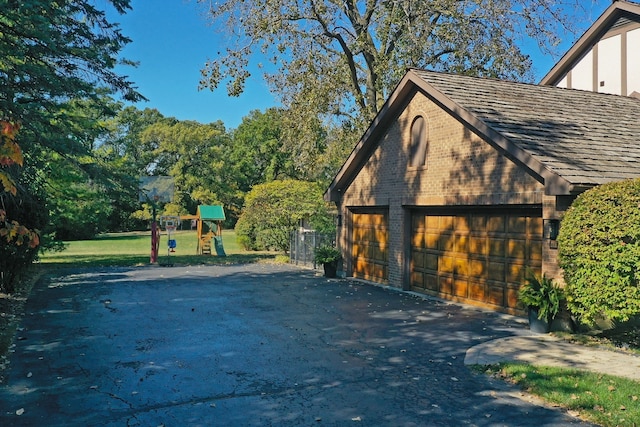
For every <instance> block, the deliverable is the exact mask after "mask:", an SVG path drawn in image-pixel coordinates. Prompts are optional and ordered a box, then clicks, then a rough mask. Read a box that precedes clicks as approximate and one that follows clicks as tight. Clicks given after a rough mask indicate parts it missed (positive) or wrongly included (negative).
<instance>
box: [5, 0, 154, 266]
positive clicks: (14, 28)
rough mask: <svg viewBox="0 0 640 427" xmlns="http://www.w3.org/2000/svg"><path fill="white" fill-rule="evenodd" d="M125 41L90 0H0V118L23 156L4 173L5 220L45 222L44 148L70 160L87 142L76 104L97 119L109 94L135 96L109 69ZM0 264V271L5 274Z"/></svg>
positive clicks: (119, 1)
mask: <svg viewBox="0 0 640 427" xmlns="http://www.w3.org/2000/svg"><path fill="white" fill-rule="evenodd" d="M102 4H103V5H105V6H107V5H110V6H112V7H113V8H114V9H115V10H116V11H118V12H120V13H124V12H125V11H126V10H127V9H129V7H130V1H129V0H105V1H104V2H102ZM128 42H129V39H128V38H127V37H125V36H124V35H122V34H121V32H120V30H119V28H118V26H117V25H114V24H112V23H110V22H108V20H107V19H106V15H105V12H104V11H102V10H100V9H98V8H96V6H95V5H94V2H93V1H90V0H56V1H49V0H47V1H45V0H0V120H3V121H6V122H10V123H17V124H19V125H20V132H19V133H18V134H17V135H16V138H15V142H16V143H17V144H18V145H19V146H20V147H21V148H22V151H23V153H24V159H25V167H24V168H13V169H12V170H10V171H9V172H10V174H11V178H12V179H13V181H14V182H16V183H18V184H20V185H19V189H18V190H19V191H17V192H16V193H15V194H14V193H11V192H8V191H7V188H6V187H5V186H4V185H3V188H2V189H0V191H1V192H0V203H1V204H2V206H4V207H5V208H6V215H7V218H9V219H11V218H18V217H21V216H23V215H24V217H25V218H26V219H27V220H29V221H30V222H31V224H30V225H29V226H30V227H33V228H35V229H40V230H42V229H44V228H46V227H47V217H46V215H42V213H46V211H47V206H46V200H47V198H48V197H49V196H48V194H47V190H48V188H47V179H45V177H44V176H43V175H44V174H45V173H46V171H47V167H48V163H47V162H48V161H49V160H50V159H51V153H52V152H55V153H57V154H58V155H60V156H62V157H64V158H66V159H68V160H69V161H72V162H73V161H74V159H77V158H79V157H82V156H84V155H87V154H89V153H90V152H91V150H92V148H93V141H92V140H91V138H87V137H89V136H95V134H93V133H92V132H93V129H95V128H94V127H93V125H92V124H91V123H92V116H91V114H87V111H88V110H87V109H84V108H78V104H79V103H85V104H86V105H85V106H86V107H90V108H89V109H90V110H92V111H93V112H98V115H99V116H101V117H102V116H104V115H112V114H114V113H115V110H114V109H113V108H114V106H115V104H113V103H112V102H111V99H110V97H111V96H113V95H116V94H119V95H120V96H122V97H123V98H125V99H128V100H134V101H135V100H139V99H141V98H142V97H141V95H140V94H138V93H137V92H136V90H135V88H134V86H133V84H132V83H131V82H130V81H129V80H128V79H127V78H126V77H123V76H120V75H118V74H116V73H115V71H114V67H115V65H116V62H117V61H118V54H119V52H120V50H121V49H122V48H123V47H124V45H125V44H126V43H128ZM94 117H95V116H94ZM87 126H89V128H90V129H91V131H89V132H87ZM90 163H91V162H88V163H87V166H88V165H89V164H90ZM94 171H95V169H94ZM86 173H88V174H89V173H90V171H86ZM88 176H89V175H88ZM26 206H28V209H27V211H26V214H25V212H24V209H25V207H26ZM29 213H30V214H29ZM36 213H37V214H36ZM0 244H4V243H0ZM0 249H3V248H0ZM32 255H33V256H35V254H32ZM23 267H24V264H23V265H21V266H19V267H17V268H23ZM4 268H5V266H3V271H2V272H1V273H2V275H5V276H6V275H7V274H11V272H8V271H5V270H4ZM6 268H7V269H11V268H13V267H12V266H7V267H6Z"/></svg>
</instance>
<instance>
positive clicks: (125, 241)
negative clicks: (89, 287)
mask: <svg viewBox="0 0 640 427" xmlns="http://www.w3.org/2000/svg"><path fill="white" fill-rule="evenodd" d="M167 237H168V236H167V234H166V233H165V232H163V233H162V234H161V236H160V249H159V251H158V263H159V264H161V265H162V264H183V265H193V264H230V263H240V262H257V261H261V260H275V259H276V257H277V254H276V253H275V252H247V251H245V250H244V249H243V248H241V247H240V246H239V245H238V243H237V242H236V234H235V232H234V231H233V230H225V231H223V232H222V242H223V246H224V250H225V253H226V254H227V256H226V257H219V256H216V255H215V254H214V255H197V254H196V251H197V242H198V239H197V234H196V232H195V231H191V230H187V231H176V232H174V233H172V234H171V238H172V239H175V240H176V249H175V252H171V253H170V252H169V251H168V247H167V242H168V238H167ZM65 246H66V249H65V250H64V251H62V252H56V253H47V254H45V255H42V256H41V257H40V263H41V264H42V265H43V266H51V267H54V266H87V267H88V266H114V265H121V266H132V265H144V264H149V262H150V258H151V233H150V232H130V233H107V234H103V235H100V236H98V237H97V238H95V239H93V240H79V241H71V242H65Z"/></svg>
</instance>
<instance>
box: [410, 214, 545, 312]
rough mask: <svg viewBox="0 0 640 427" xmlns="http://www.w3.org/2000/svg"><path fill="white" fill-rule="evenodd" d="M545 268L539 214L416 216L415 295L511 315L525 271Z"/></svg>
mask: <svg viewBox="0 0 640 427" xmlns="http://www.w3.org/2000/svg"><path fill="white" fill-rule="evenodd" d="M541 266H542V218H541V209H531V210H526V211H524V210H522V211H518V212H510V213H495V212H491V213H487V214H478V213H456V214H452V215H429V214H424V213H415V214H414V215H413V220H412V244H411V260H410V269H411V287H412V289H414V290H417V291H422V292H426V293H429V294H433V295H437V296H439V297H443V298H447V299H452V300H456V301H462V302H469V303H473V304H478V305H486V306H490V307H492V308H499V309H504V310H505V311H508V312H513V311H515V309H516V305H517V292H518V289H519V287H520V285H521V284H522V282H523V278H524V276H525V273H526V271H527V269H531V270H532V271H533V272H535V273H537V274H539V272H540V270H541Z"/></svg>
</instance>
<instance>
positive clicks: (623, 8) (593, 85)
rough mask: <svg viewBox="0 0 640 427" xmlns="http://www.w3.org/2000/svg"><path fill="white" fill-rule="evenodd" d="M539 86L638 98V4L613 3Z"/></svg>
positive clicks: (639, 86) (639, 83) (639, 28)
mask: <svg viewBox="0 0 640 427" xmlns="http://www.w3.org/2000/svg"><path fill="white" fill-rule="evenodd" d="M540 83H541V84H543V85H551V86H558V87H565V88H571V89H582V90H590V91H593V92H602V93H612V94H616V95H624V96H637V97H640V4H637V3H631V2H627V1H614V2H613V3H612V4H611V5H610V6H609V7H608V8H607V10H605V11H604V13H603V14H602V15H601V16H600V18H598V19H597V20H596V22H595V23H594V24H593V25H592V26H591V27H590V28H589V30H587V31H586V32H585V33H584V35H583V36H582V37H580V38H579V39H578V41H577V42H576V43H575V44H574V45H573V47H572V48H571V49H569V51H568V52H567V53H566V54H565V55H564V56H563V57H562V59H561V60H560V61H559V62H558V63H557V64H556V65H555V66H554V67H553V68H552V69H551V71H549V73H547V75H546V76H545V77H544V78H543V79H542V81H541V82H540Z"/></svg>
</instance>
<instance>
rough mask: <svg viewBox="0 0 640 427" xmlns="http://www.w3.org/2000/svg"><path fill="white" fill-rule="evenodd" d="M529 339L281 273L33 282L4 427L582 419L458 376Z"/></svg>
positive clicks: (140, 272) (5, 394)
mask: <svg viewBox="0 0 640 427" xmlns="http://www.w3.org/2000/svg"><path fill="white" fill-rule="evenodd" d="M527 333H528V331H527V330H526V325H525V324H524V323H523V322H521V321H518V319H515V318H513V317H510V316H503V315H500V314H497V313H492V312H487V311H483V310H479V309H476V308H469V307H466V308H465V307H461V306H458V305H453V304H447V303H443V302H439V301H432V300H425V299H423V298H419V297H416V296H413V295H410V294H406V293H399V292H395V291H392V290H388V289H384V288H381V287H377V286H372V285H367V284H361V283H355V282H351V281H347V280H331V281H329V280H327V279H324V278H322V277H319V276H315V274H314V272H313V271H309V270H300V269H296V268H294V267H290V266H274V265H242V266H209V267H198V266H193V267H173V268H165V267H140V268H127V269H125V268H113V269H103V270H84V271H82V270H78V271H75V272H71V271H69V272H67V273H65V274H64V275H62V276H59V277H52V278H48V279H43V280H41V281H40V282H39V283H38V284H37V285H36V287H35V288H34V291H33V293H32V296H31V298H30V300H29V302H28V304H27V308H26V315H25V318H24V321H23V325H22V327H21V330H20V331H19V332H18V336H17V339H16V347H15V353H13V355H12V357H11V363H10V367H9V368H8V371H7V373H6V374H7V381H6V382H5V384H2V385H1V386H0V425H2V426H9V425H12V426H13V425H30V426H31V425H32V426H270V425H273V426H345V425H346V426H377V425H380V426H461V425H471V426H564V425H588V424H585V423H581V422H580V421H577V420H576V419H574V418H572V417H570V416H569V415H567V414H566V413H565V412H563V411H561V410H557V409H553V408H546V407H542V406H537V405H535V404H533V403H530V402H528V401H526V400H523V399H520V398H518V396H520V395H521V393H520V392H519V391H518V390H517V389H515V388H511V387H510V386H507V385H504V384H502V383H501V382H499V381H493V380H491V379H489V378H487V377H486V376H484V375H481V374H477V373H474V372H472V371H470V370H469V369H468V368H467V367H465V366H464V363H463V362H464V356H465V352H466V351H467V349H469V348H470V347H472V346H474V345H476V344H479V343H483V342H486V341H489V340H492V339H495V338H502V337H507V336H513V335H518V334H527Z"/></svg>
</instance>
